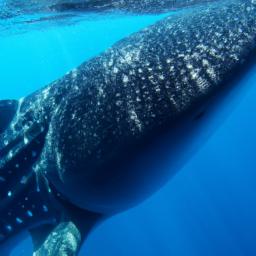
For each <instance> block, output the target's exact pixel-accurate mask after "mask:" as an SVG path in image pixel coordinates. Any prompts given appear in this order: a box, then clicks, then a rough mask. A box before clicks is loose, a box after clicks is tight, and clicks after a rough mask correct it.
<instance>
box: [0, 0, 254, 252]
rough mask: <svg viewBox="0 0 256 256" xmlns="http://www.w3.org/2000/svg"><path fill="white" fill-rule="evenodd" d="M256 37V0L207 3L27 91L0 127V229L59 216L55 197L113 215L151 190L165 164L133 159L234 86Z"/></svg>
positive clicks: (5, 234) (3, 231)
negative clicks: (137, 165)
mask: <svg viewBox="0 0 256 256" xmlns="http://www.w3.org/2000/svg"><path fill="white" fill-rule="evenodd" d="M255 40H256V3H255V1H254V0H232V1H225V2H223V3H222V4H221V5H218V4H212V5H210V6H208V8H201V7H200V8H197V9H194V10H193V12H187V13H180V14H178V13H177V14H176V15H174V16H171V17H167V18H165V19H163V20H162V21H160V22H157V23H156V24H154V25H152V26H150V27H147V28H145V29H144V30H142V31H140V32H138V33H135V34H133V35H131V36H130V37H128V38H125V39H123V40H121V41H119V42H118V43H116V44H115V45H113V47H111V48H110V49H108V50H107V51H105V52H104V53H102V54H100V55H99V56H98V57H95V58H93V59H91V60H90V61H88V62H85V63H83V64H82V65H80V66H79V67H78V68H76V69H74V70H72V71H71V72H69V73H68V74H66V75H65V76H63V77H62V78H61V79H59V80H57V81H55V82H53V83H52V84H50V85H49V86H47V87H45V88H43V89H41V90H39V91H37V92H35V93H34V94H32V95H29V96H28V97H26V98H24V99H21V100H20V101H19V104H18V108H17V111H16V115H15V117H14V118H13V120H12V121H11V123H10V125H9V127H8V128H7V129H6V130H5V131H4V132H3V133H2V134H1V135H0V136H1V137H0V177H1V179H0V182H2V183H3V186H1V188H0V195H1V196H2V197H3V204H0V215H1V226H0V233H1V236H2V239H3V240H4V239H6V238H7V237H9V236H11V235H12V234H15V233H17V232H18V231H20V230H21V229H22V228H27V227H28V226H30V225H34V224H36V223H39V222H41V221H42V220H43V221H49V220H51V219H54V218H55V219H56V216H58V214H59V212H60V208H59V206H58V205H56V204H55V203H54V204H53V203H52V202H53V201H52V200H55V201H54V202H58V201H62V200H65V201H66V202H69V203H70V204H74V205H76V207H80V208H82V209H84V210H89V211H92V212H97V213H101V214H107V215H109V214H112V213H113V212H117V211H121V210H124V209H127V208H129V207H131V206H133V205H135V204H136V203H137V202H138V201H140V200H142V199H144V198H145V197H146V196H148V195H149V194H151V193H153V192H154V191H155V190H156V189H157V188H159V183H158V182H157V181H156V182H155V183H156V184H155V185H152V186H147V185H145V184H148V183H149V181H150V183H152V180H153V181H154V180H157V177H161V176H164V177H165V174H163V173H162V171H161V169H160V168H158V169H157V171H156V170H154V172H152V170H150V171H149V170H148V169H147V168H144V167H145V166H146V167H148V164H147V163H146V162H144V165H143V168H142V169H143V172H142V171H141V169H136V171H133V169H129V168H128V167H130V166H132V165H130V163H132V162H136V160H135V159H136V157H137V155H139V154H140V152H142V151H143V150H145V149H146V148H148V146H150V145H151V142H152V141H155V140H156V139H157V140H158V139H159V138H160V137H161V136H162V135H163V134H165V132H166V131H170V130H171V131H172V127H173V126H174V125H175V124H176V123H178V122H180V120H181V119H183V117H184V116H185V115H186V113H188V112H189V113H194V112H193V110H194V108H195V107H196V106H198V105H200V104H201V103H202V102H205V101H207V100H208V99H210V98H211V97H212V95H213V94H219V93H221V92H222V91H225V90H226V88H229V87H228V86H227V84H228V81H229V80H230V79H233V78H234V77H236V74H237V73H239V71H240V70H242V67H243V66H245V64H246V62H247V59H248V58H249V57H250V56H252V55H253V54H255V51H256V45H255V42H256V41H255ZM197 118H200V116H199V117H197ZM187 130H189V129H187ZM147 161H149V162H150V159H147ZM170 169H171V168H170ZM9 170H11V171H12V173H8V171H9ZM138 170H140V172H139V171H138ZM175 171H177V170H174V169H171V171H170V172H171V173H170V176H171V175H172V174H173V173H174V172H175ZM24 176H25V180H26V182H25V180H24V178H23V177H24ZM144 190H145V191H144ZM27 195H29V198H30V199H29V200H28V202H27V204H26V205H25V204H24V199H25V198H26V197H27ZM58 198H59V199H58ZM138 198H139V200H138ZM23 205H24V207H23ZM33 205H34V206H35V209H33ZM44 209H47V211H45V212H44ZM10 210H11V211H12V215H10V216H9V215H8V211H10ZM46 212H47V213H46ZM43 214H45V215H43ZM31 215H32V216H31ZM30 220H33V221H30ZM65 223H69V222H65ZM9 225H11V227H12V228H11V229H10V228H9ZM68 226H69V225H61V226H60V228H61V227H63V228H64V230H65V229H66V228H67V227H68ZM78 226H79V223H78ZM20 227H22V228H20ZM6 229H7V231H8V232H9V233H8V232H7V231H6ZM9 229H10V230H9ZM57 229H58V230H59V228H57ZM78 229H79V227H78ZM79 230H80V231H81V230H82V229H79ZM60 233H61V232H60ZM51 237H52V238H53V240H56V234H50V235H49V236H48V238H49V239H50V240H49V239H46V243H47V244H48V245H49V243H51V241H52V240H51ZM77 237H78V236H77ZM57 239H58V240H61V239H66V238H65V237H63V236H57ZM79 239H80V238H79ZM66 240H67V239H66ZM66 240H65V241H66ZM81 240H83V239H81ZM71 242H72V241H71ZM52 243H54V242H53V241H52ZM47 244H46V247H47V248H48V247H49V246H47ZM42 246H43V247H42V248H41V251H44V250H45V249H46V248H45V245H42ZM64 247H65V246H64ZM64 247H63V248H64ZM71 247H72V243H71ZM75 247H76V248H78V247H79V246H77V245H76V246H75ZM65 248H66V247H65ZM39 252H40V249H39V250H38V251H37V253H39ZM75 253H76V251H74V255H75ZM54 254H56V253H54ZM49 255H51V253H50V254H49Z"/></svg>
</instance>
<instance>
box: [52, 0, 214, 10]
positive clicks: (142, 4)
mask: <svg viewBox="0 0 256 256" xmlns="http://www.w3.org/2000/svg"><path fill="white" fill-rule="evenodd" d="M213 1H214V0H190V1H186V0H165V1H162V0H141V1H138V0H126V1H122V0H103V1H97V0H96V1H95V0H91V1H83V0H80V1H77V0H57V1H51V3H50V4H49V6H48V8H49V9H50V10H55V11H83V12H103V11H123V12H129V13H163V12H168V11H172V10H175V9H179V8H184V7H188V6H193V5H196V4H205V3H208V2H213ZM215 1H216V0H215Z"/></svg>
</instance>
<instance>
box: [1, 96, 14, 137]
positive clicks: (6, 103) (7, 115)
mask: <svg viewBox="0 0 256 256" xmlns="http://www.w3.org/2000/svg"><path fill="white" fill-rule="evenodd" d="M17 108H18V101H17V100H1V101H0V134H1V133H2V132H4V130H5V129H6V128H7V127H8V125H9V124H10V122H11V121H12V119H13V117H14V116H15V113H16V111H17Z"/></svg>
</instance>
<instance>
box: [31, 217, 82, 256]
mask: <svg viewBox="0 0 256 256" xmlns="http://www.w3.org/2000/svg"><path fill="white" fill-rule="evenodd" d="M49 230H51V231H50V232H49V233H48V235H47V236H46V237H45V239H44V240H42V238H43V237H44V235H45V234H46V233H45V232H48V231H49ZM31 235H32V240H33V243H34V254H33V256H45V255H48V256H61V255H63V256H75V255H77V253H78V251H79V248H80V246H81V243H82V241H83V239H82V236H81V232H80V230H79V228H78V227H77V226H76V225H75V224H74V223H73V222H72V221H67V222H61V223H59V224H58V225H57V226H56V227H55V228H54V229H51V227H50V226H49V227H44V226H42V227H41V228H38V229H37V230H36V232H35V230H34V232H31ZM38 242H39V243H38ZM39 244H41V245H40V246H38V245H39Z"/></svg>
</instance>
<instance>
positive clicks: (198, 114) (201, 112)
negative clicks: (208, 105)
mask: <svg viewBox="0 0 256 256" xmlns="http://www.w3.org/2000/svg"><path fill="white" fill-rule="evenodd" d="M204 115H205V110H201V111H200V112H198V113H197V114H196V115H195V116H194V118H193V120H194V121H198V120H200V119H202V118H203V117H204Z"/></svg>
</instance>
